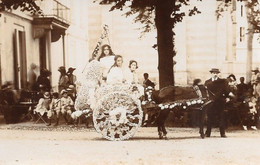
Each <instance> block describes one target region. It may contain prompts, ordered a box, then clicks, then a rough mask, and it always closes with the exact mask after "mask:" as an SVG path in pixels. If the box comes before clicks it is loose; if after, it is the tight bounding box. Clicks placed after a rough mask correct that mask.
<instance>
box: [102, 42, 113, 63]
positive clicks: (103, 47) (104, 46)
mask: <svg viewBox="0 0 260 165" xmlns="http://www.w3.org/2000/svg"><path fill="white" fill-rule="evenodd" d="M106 47H108V49H109V55H110V56H111V55H115V54H114V53H113V51H112V49H111V46H110V45H108V44H105V45H103V46H102V47H101V55H100V56H99V57H98V61H100V59H101V58H103V57H105V56H106V55H105V53H104V50H105V48H106Z"/></svg>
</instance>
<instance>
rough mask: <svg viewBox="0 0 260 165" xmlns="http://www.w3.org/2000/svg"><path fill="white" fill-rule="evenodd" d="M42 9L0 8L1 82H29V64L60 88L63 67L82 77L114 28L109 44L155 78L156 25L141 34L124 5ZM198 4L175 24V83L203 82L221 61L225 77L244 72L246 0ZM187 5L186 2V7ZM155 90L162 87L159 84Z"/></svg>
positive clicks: (80, 3)
mask: <svg viewBox="0 0 260 165" xmlns="http://www.w3.org/2000/svg"><path fill="white" fill-rule="evenodd" d="M38 3H39V5H40V6H41V8H42V10H43V13H44V15H43V16H39V17H33V16H32V15H30V14H29V13H25V12H20V11H19V10H15V11H8V12H1V13H0V36H1V37H0V55H1V57H0V67H1V72H0V81H1V84H2V83H3V82H5V81H14V82H15V86H16V88H17V89H21V88H24V87H25V86H26V82H27V73H28V70H29V67H30V64H31V63H35V64H36V65H37V66H38V74H39V70H40V68H47V69H49V70H50V71H51V72H52V76H51V82H52V86H53V87H54V91H57V84H58V80H59V72H58V70H57V69H58V67H59V66H65V67H66V68H69V67H75V68H76V70H75V72H74V73H75V74H76V75H77V77H78V78H79V79H80V78H81V77H82V71H83V70H84V67H85V66H86V64H87V63H88V59H89V58H91V56H92V52H93V50H94V48H95V47H96V44H97V42H98V41H99V39H100V36H101V33H102V26H103V25H104V24H106V25H108V26H109V40H108V39H105V40H104V41H103V44H104V43H109V44H110V45H111V46H112V49H113V51H114V53H115V54H120V55H122V56H123V57H124V68H125V69H126V68H127V67H128V62H129V60H132V59H134V60H136V61H137V62H138V65H139V69H138V74H139V80H140V82H142V80H143V73H145V72H147V73H149V74H150V78H151V79H152V80H153V81H155V82H157V84H158V70H157V66H158V59H157V58H158V55H157V50H155V49H154V48H152V46H153V45H154V44H156V30H154V31H152V32H150V33H147V34H145V35H144V36H143V37H141V38H140V36H141V30H140V29H139V28H141V27H142V24H140V23H134V22H133V17H127V18H126V17H125V16H123V14H124V11H113V12H109V9H110V6H109V5H102V6H100V5H99V4H98V3H93V2H92V1H86V0H44V1H38ZM192 3H194V4H195V5H196V6H197V7H198V8H199V10H201V14H198V15H195V16H192V17H185V18H184V20H183V22H181V23H179V24H178V25H177V26H176V28H175V33H176V36H175V38H176V40H175V43H176V47H175V49H176V52H177V55H176V56H175V57H174V60H175V61H176V62H177V64H176V65H175V66H174V67H175V68H174V70H175V81H176V84H181V85H186V84H191V83H192V81H193V79H194V78H201V79H202V80H203V81H204V80H206V79H207V78H208V77H209V76H210V75H209V72H208V71H209V69H210V68H212V67H218V68H220V69H221V72H222V77H226V76H227V75H228V74H230V73H234V74H235V75H236V76H237V77H240V76H246V56H247V21H246V15H245V5H244V2H236V1H234V3H233V5H232V6H231V7H230V9H229V11H226V12H224V13H223V17H221V18H220V19H219V20H217V18H216V13H215V11H216V8H217V6H218V4H219V1H211V0H207V1H202V2H197V1H196V2H195V1H194V2H192ZM183 10H188V8H183ZM257 39H258V34H255V36H254V41H253V66H252V67H256V66H260V49H259V48H260V44H259V42H258V40H257ZM157 88H158V85H157Z"/></svg>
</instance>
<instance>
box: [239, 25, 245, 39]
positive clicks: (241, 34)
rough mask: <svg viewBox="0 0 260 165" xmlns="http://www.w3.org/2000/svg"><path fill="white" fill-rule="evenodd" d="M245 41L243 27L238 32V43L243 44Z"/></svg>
mask: <svg viewBox="0 0 260 165" xmlns="http://www.w3.org/2000/svg"><path fill="white" fill-rule="evenodd" d="M244 40H245V27H240V30H239V41H240V42H243V41H244Z"/></svg>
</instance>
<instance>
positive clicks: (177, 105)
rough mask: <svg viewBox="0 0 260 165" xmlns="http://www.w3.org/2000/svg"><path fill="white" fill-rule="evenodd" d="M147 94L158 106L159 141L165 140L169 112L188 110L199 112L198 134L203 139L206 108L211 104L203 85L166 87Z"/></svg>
mask: <svg viewBox="0 0 260 165" xmlns="http://www.w3.org/2000/svg"><path fill="white" fill-rule="evenodd" d="M150 89H151V88H150ZM149 93H151V96H150V97H152V100H153V101H154V102H155V103H156V104H157V105H158V108H157V112H158V113H157V117H156V123H157V128H158V135H159V138H160V139H163V138H165V139H167V136H166V135H167V131H166V129H165V121H166V119H167V117H168V115H169V113H170V111H174V110H177V109H179V110H180V109H190V108H193V109H197V110H199V111H200V113H199V116H200V118H199V125H200V131H199V133H200V135H201V137H202V138H204V136H205V135H204V131H203V125H204V119H205V114H206V109H207V108H206V107H207V106H208V105H209V104H210V103H211V101H210V100H209V99H208V91H207V88H206V87H205V86H204V85H198V86H187V87H181V86H167V87H164V88H162V89H161V90H153V91H152V92H149ZM158 109H159V110H158Z"/></svg>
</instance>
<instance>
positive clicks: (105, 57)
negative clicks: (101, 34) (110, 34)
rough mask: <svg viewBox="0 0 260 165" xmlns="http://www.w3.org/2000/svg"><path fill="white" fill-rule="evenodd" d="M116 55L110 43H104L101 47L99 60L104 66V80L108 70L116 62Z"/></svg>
mask: <svg viewBox="0 0 260 165" xmlns="http://www.w3.org/2000/svg"><path fill="white" fill-rule="evenodd" d="M114 58H115V55H114V53H113V51H112V49H111V47H110V46H109V45H107V44H106V45H103V46H102V48H101V55H100V56H99V57H98V61H100V63H101V64H102V67H103V80H106V77H107V72H108V70H109V69H110V68H111V66H112V65H113V64H114Z"/></svg>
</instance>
